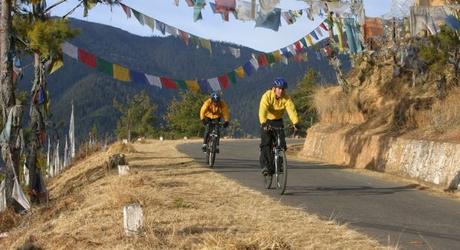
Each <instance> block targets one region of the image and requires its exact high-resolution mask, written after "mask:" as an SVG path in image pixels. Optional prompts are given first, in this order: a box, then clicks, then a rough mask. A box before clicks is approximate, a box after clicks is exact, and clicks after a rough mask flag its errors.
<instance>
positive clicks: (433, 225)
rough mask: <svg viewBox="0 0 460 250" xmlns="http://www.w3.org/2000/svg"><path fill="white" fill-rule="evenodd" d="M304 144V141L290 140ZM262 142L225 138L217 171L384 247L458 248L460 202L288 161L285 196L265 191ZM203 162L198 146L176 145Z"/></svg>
mask: <svg viewBox="0 0 460 250" xmlns="http://www.w3.org/2000/svg"><path fill="white" fill-rule="evenodd" d="M288 142H290V143H302V141H299V140H294V141H292V140H291V141H288ZM258 143H259V141H258V140H224V141H222V142H221V145H220V154H218V155H217V157H216V163H215V167H214V168H213V170H214V171H216V172H217V173H220V174H222V175H224V176H226V177H228V178H231V179H234V180H237V181H238V182H239V183H241V184H242V185H244V186H247V187H249V188H252V189H254V190H258V191H261V192H262V193H264V194H266V195H270V196H272V197H273V198H274V199H279V200H280V201H282V202H283V203H285V204H287V205H290V206H295V207H300V208H303V209H304V210H305V211H306V212H308V213H311V214H316V215H318V216H319V217H320V218H323V219H326V220H329V219H334V220H335V221H337V222H338V223H346V224H348V225H349V226H350V227H352V228H353V229H355V230H357V231H359V232H362V233H365V234H367V235H369V236H370V237H372V238H374V239H376V240H378V241H379V242H381V243H382V244H383V245H385V246H390V247H398V248H399V249H460V202H458V201H455V200H451V199H449V198H443V197H439V196H434V195H432V194H430V193H428V192H424V191H420V190H418V189H417V185H413V184H412V185H408V184H404V183H398V182H397V181H391V180H383V179H381V178H378V177H373V176H369V175H363V174H358V173H356V172H352V171H346V170H344V169H343V168H340V167H338V166H334V165H328V164H318V163H305V162H299V161H293V160H289V159H288V164H289V165H288V166H289V172H288V183H287V190H286V194H285V195H282V196H280V195H279V194H278V193H277V192H276V191H275V190H267V189H264V186H263V179H262V176H261V174H260V168H259V161H258V159H259V147H258ZM178 149H179V151H181V152H183V153H186V154H188V155H190V156H191V157H193V158H194V159H196V161H198V162H200V163H202V164H203V165H205V160H204V154H203V153H202V152H201V149H200V144H198V143H196V144H194V143H190V144H183V145H179V146H178Z"/></svg>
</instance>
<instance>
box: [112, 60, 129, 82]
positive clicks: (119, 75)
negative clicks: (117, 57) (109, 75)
mask: <svg viewBox="0 0 460 250" xmlns="http://www.w3.org/2000/svg"><path fill="white" fill-rule="evenodd" d="M113 78H115V79H117V80H120V81H124V82H129V81H130V80H131V79H130V77H129V69H127V68H125V67H122V66H120V65H118V64H114V65H113Z"/></svg>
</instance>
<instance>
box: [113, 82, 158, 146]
mask: <svg viewBox="0 0 460 250" xmlns="http://www.w3.org/2000/svg"><path fill="white" fill-rule="evenodd" d="M113 107H114V108H115V109H117V110H118V111H119V112H120V113H121V117H120V120H119V121H118V123H117V129H116V134H117V136H118V137H121V138H125V137H127V138H128V141H131V137H132V136H134V137H140V136H143V137H145V136H149V135H152V134H153V133H154V132H155V129H154V127H153V124H154V122H155V119H154V116H153V114H154V113H155V112H156V110H157V106H156V105H154V104H152V102H151V101H150V97H149V96H148V94H147V92H145V91H142V92H140V93H139V94H137V95H134V96H133V97H128V98H127V100H126V103H125V104H121V103H120V102H118V101H117V100H115V99H114V100H113Z"/></svg>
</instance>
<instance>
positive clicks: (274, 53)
mask: <svg viewBox="0 0 460 250" xmlns="http://www.w3.org/2000/svg"><path fill="white" fill-rule="evenodd" d="M273 57H275V61H277V62H279V61H281V59H282V58H283V57H282V55H281V52H280V51H279V50H277V51H275V52H273Z"/></svg>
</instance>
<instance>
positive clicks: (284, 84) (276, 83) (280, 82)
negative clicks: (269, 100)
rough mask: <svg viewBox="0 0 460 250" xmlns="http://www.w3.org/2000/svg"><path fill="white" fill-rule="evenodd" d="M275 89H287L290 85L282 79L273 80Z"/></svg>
mask: <svg viewBox="0 0 460 250" xmlns="http://www.w3.org/2000/svg"><path fill="white" fill-rule="evenodd" d="M273 87H276V88H281V89H287V87H288V84H287V82H286V81H285V80H284V78H282V77H277V78H275V80H273Z"/></svg>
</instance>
